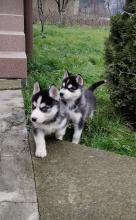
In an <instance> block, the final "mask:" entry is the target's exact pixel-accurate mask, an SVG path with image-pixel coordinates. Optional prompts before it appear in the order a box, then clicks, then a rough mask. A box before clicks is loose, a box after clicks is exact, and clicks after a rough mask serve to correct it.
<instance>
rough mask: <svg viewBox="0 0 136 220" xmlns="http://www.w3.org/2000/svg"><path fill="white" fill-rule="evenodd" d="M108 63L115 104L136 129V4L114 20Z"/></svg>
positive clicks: (130, 0) (129, 0) (134, 0)
mask: <svg viewBox="0 0 136 220" xmlns="http://www.w3.org/2000/svg"><path fill="white" fill-rule="evenodd" d="M105 60H106V72H107V75H108V79H109V88H110V97H111V100H112V103H113V104H114V106H115V107H116V108H117V109H118V110H120V112H121V113H122V114H123V116H125V118H126V119H127V120H129V121H130V123H131V124H132V125H133V127H134V128H135V129H136V0H127V2H126V5H125V7H124V12H123V13H122V14H117V15H116V16H114V17H112V18H111V30H110V36H109V38H108V39H107V41H106V49H105Z"/></svg>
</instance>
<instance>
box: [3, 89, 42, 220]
mask: <svg viewBox="0 0 136 220" xmlns="http://www.w3.org/2000/svg"><path fill="white" fill-rule="evenodd" d="M0 106H1V107H0V220H38V219H39V212H38V205H37V196H36V189H35V180H34V174H33V168H32V160H31V154H30V150H29V147H28V137H27V129H26V124H25V113H24V104H23V98H22V94H21V91H20V90H6V91H0Z"/></svg>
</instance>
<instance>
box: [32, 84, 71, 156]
mask: <svg viewBox="0 0 136 220" xmlns="http://www.w3.org/2000/svg"><path fill="white" fill-rule="evenodd" d="M59 99H60V96H59V91H58V89H57V88H56V87H55V86H54V85H52V86H51V87H50V88H49V89H45V90H41V89H40V86H39V84H38V82H36V83H35V84H34V90H33V97H32V113H31V122H32V125H33V131H34V140H35V144H36V152H35V155H36V156H37V157H41V158H43V157H45V156H46V155H47V152H46V142H45V135H50V134H52V133H55V136H56V138H57V139H59V140H62V139H63V136H64V134H65V131H66V127H67V123H68V117H67V113H66V112H65V111H64V110H65V109H64V108H63V103H61V102H60V100H59Z"/></svg>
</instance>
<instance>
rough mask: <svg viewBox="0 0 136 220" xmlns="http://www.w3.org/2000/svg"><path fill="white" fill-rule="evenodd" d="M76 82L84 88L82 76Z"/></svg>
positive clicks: (78, 76) (77, 77)
mask: <svg viewBox="0 0 136 220" xmlns="http://www.w3.org/2000/svg"><path fill="white" fill-rule="evenodd" d="M76 81H77V83H78V84H79V85H80V86H83V84H84V82H83V78H82V77H81V76H80V75H77V76H76Z"/></svg>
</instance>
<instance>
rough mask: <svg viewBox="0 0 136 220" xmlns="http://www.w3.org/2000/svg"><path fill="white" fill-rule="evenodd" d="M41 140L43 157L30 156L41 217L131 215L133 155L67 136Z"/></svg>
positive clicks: (119, 218)
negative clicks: (44, 148) (78, 142)
mask: <svg viewBox="0 0 136 220" xmlns="http://www.w3.org/2000/svg"><path fill="white" fill-rule="evenodd" d="M30 143H31V148H32V152H33V149H34V144H33V141H32V139H31V140H30ZM47 146H48V147H47V150H48V155H47V157H46V158H45V159H38V158H35V157H34V156H33V163H34V169H35V178H36V186H37V193H38V202H39V210H40V215H41V220H45V219H48V220H62V219H65V220H136V158H130V157H124V156H120V155H116V154H114V153H108V152H104V151H100V150H97V149H90V148H87V147H85V146H80V145H74V144H71V143H68V142H59V141H55V142H53V141H52V142H50V143H48V145H47Z"/></svg>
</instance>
